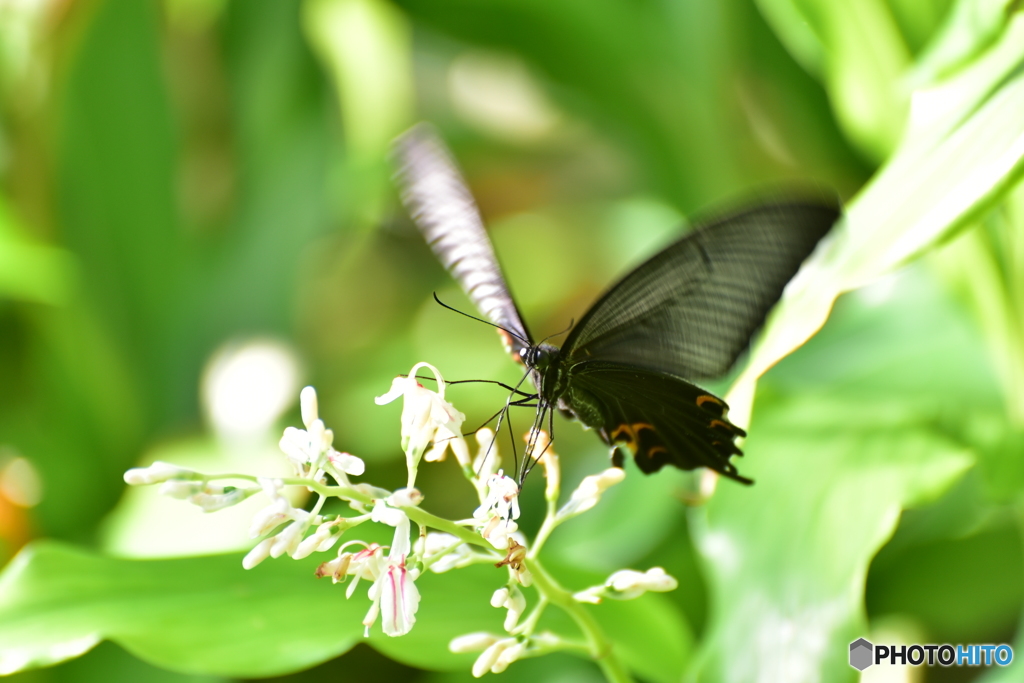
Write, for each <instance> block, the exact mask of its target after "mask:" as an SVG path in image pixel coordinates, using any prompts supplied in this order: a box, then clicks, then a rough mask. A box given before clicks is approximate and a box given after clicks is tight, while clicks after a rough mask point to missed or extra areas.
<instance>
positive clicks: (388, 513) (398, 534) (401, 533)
mask: <svg viewBox="0 0 1024 683" xmlns="http://www.w3.org/2000/svg"><path fill="white" fill-rule="evenodd" d="M370 519H372V520H373V521H375V522H383V523H384V524H387V525H388V526H393V527H395V538H394V540H393V541H392V542H391V552H390V553H389V554H388V557H390V558H397V557H399V556H401V557H403V558H404V557H405V556H406V555H408V554H409V551H410V550H411V549H412V547H411V543H410V541H409V527H410V524H409V517H408V516H407V515H406V514H405V513H404V512H402V511H401V510H399V509H398V508H393V507H391V506H390V505H388V504H387V503H386V502H385V501H383V500H378V501H375V502H374V505H373V510H372V512H371V513H370Z"/></svg>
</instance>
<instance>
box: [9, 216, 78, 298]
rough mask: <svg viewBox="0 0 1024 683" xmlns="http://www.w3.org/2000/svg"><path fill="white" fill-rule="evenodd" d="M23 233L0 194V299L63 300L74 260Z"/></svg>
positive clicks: (71, 279) (67, 293) (72, 276)
mask: <svg viewBox="0 0 1024 683" xmlns="http://www.w3.org/2000/svg"><path fill="white" fill-rule="evenodd" d="M24 233H25V231H24V230H23V228H22V226H21V225H19V224H18V223H17V221H16V220H15V218H14V216H13V215H11V212H10V210H9V209H8V208H7V205H6V202H5V201H4V198H3V197H2V196H0V299H21V300H24V301H32V302H37V303H45V304H63V303H65V302H66V301H67V299H68V297H69V296H70V294H71V291H72V290H73V286H74V284H75V273H76V271H75V262H74V260H73V259H72V258H71V255H70V254H68V253H67V252H66V251H64V250H63V249H60V248H58V247H52V246H49V245H47V244H39V243H36V242H33V241H31V240H29V239H27V238H26V235H25V234H24Z"/></svg>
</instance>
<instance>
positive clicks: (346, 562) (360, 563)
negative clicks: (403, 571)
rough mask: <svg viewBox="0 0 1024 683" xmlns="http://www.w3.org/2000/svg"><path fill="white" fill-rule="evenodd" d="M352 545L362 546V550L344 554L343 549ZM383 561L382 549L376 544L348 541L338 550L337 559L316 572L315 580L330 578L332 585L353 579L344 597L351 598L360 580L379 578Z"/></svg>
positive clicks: (323, 565)
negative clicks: (350, 577)
mask: <svg viewBox="0 0 1024 683" xmlns="http://www.w3.org/2000/svg"><path fill="white" fill-rule="evenodd" d="M353 545H362V546H363V549H362V550H359V551H357V552H354V553H350V552H345V548H348V547H351V546H353ZM383 560H384V549H383V548H382V547H381V546H379V545H377V544H376V543H369V544H367V543H363V542H362V541H349V542H348V543H346V544H344V545H343V546H341V548H339V549H338V557H337V558H335V559H333V560H331V561H329V562H324V563H323V564H321V565H320V566H319V567H317V570H316V576H317V578H323V577H325V576H330V577H331V579H332V581H333V582H334V583H339V582H341V581H344V580H345V578H346V577H348V576H352V577H355V578H354V580H353V581H352V583H351V584H349V587H348V590H346V591H345V597H346V598H351V597H352V594H353V593H354V592H355V589H356V586H357V585H358V584H359V580H360V579H367V580H369V581H376V580H377V577H378V576H380V573H381V568H382V566H383Z"/></svg>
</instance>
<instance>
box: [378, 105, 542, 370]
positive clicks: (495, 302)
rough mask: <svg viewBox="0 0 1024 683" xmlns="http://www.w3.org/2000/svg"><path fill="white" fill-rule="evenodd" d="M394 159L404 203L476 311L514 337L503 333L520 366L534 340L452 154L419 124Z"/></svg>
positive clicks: (400, 143) (401, 140)
mask: <svg viewBox="0 0 1024 683" xmlns="http://www.w3.org/2000/svg"><path fill="white" fill-rule="evenodd" d="M394 157H395V162H396V166H397V168H398V171H397V174H396V175H397V180H398V184H399V186H400V188H401V195H402V201H403V202H404V203H405V206H406V208H407V209H408V210H409V214H410V215H411V216H412V218H413V220H414V221H415V222H416V225H417V226H418V227H419V229H420V232H422V233H423V236H424V238H426V240H427V244H429V245H430V248H431V249H432V250H433V251H434V254H435V255H436V256H437V258H438V260H439V261H440V262H441V263H442V264H443V265H444V267H445V268H447V269H448V271H449V272H450V273H451V274H452V277H454V278H455V280H456V281H458V283H459V284H460V285H461V286H462V289H463V290H464V291H465V292H466V295H467V296H469V298H470V299H471V300H472V301H473V303H474V304H475V305H476V307H477V309H478V310H479V311H480V312H481V313H482V314H483V315H484V316H486V317H487V319H488V320H490V321H491V322H492V323H494V324H495V325H497V326H499V327H502V328H505V330H508V331H509V332H511V333H512V335H513V336H511V337H510V336H509V335H508V334H506V333H505V331H504V330H498V331H499V333H501V336H502V340H503V341H504V342H505V348H506V349H507V350H508V351H509V352H510V353H511V354H512V357H513V358H514V359H516V360H517V361H518V360H519V352H520V351H521V350H522V349H524V348H526V347H527V346H529V344H528V340H529V339H530V335H529V333H528V332H527V330H526V325H525V324H524V323H523V319H522V316H520V315H519V310H518V309H517V308H516V305H515V302H513V301H512V295H511V294H510V293H509V291H508V285H506V284H505V277H504V276H503V275H502V273H501V267H500V266H499V265H498V258H497V256H495V254H494V248H493V247H492V246H491V240H490V238H488V237H487V231H486V230H484V223H483V219H482V218H481V217H480V211H479V210H478V209H477V206H476V202H474V201H473V195H471V194H470V192H469V189H468V188H467V187H466V182H465V181H464V180H463V179H462V174H461V173H459V169H458V168H457V167H456V165H455V162H454V161H453V159H452V156H451V153H450V152H449V151H448V149H447V148H446V147H445V145H444V143H443V142H441V139H440V138H439V137H438V136H437V134H436V133H434V131H433V129H432V128H431V127H430V126H428V125H426V124H420V125H418V126H416V127H414V128H412V129H411V130H410V131H408V132H407V133H405V134H404V135H402V137H400V138H398V140H397V141H396V142H395V147H394Z"/></svg>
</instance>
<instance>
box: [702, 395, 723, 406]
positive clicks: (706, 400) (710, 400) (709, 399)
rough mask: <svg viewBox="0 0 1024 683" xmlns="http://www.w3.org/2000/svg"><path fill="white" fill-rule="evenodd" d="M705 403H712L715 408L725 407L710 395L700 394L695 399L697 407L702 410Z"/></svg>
mask: <svg viewBox="0 0 1024 683" xmlns="http://www.w3.org/2000/svg"><path fill="white" fill-rule="evenodd" d="M705 403H714V404H715V405H716V406H721V405H725V404H724V403H722V401H721V400H720V399H718V398H716V397H714V396H712V395H711V394H702V395H701V396H698V397H697V407H698V408H702V407H703V406H704V404H705Z"/></svg>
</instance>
